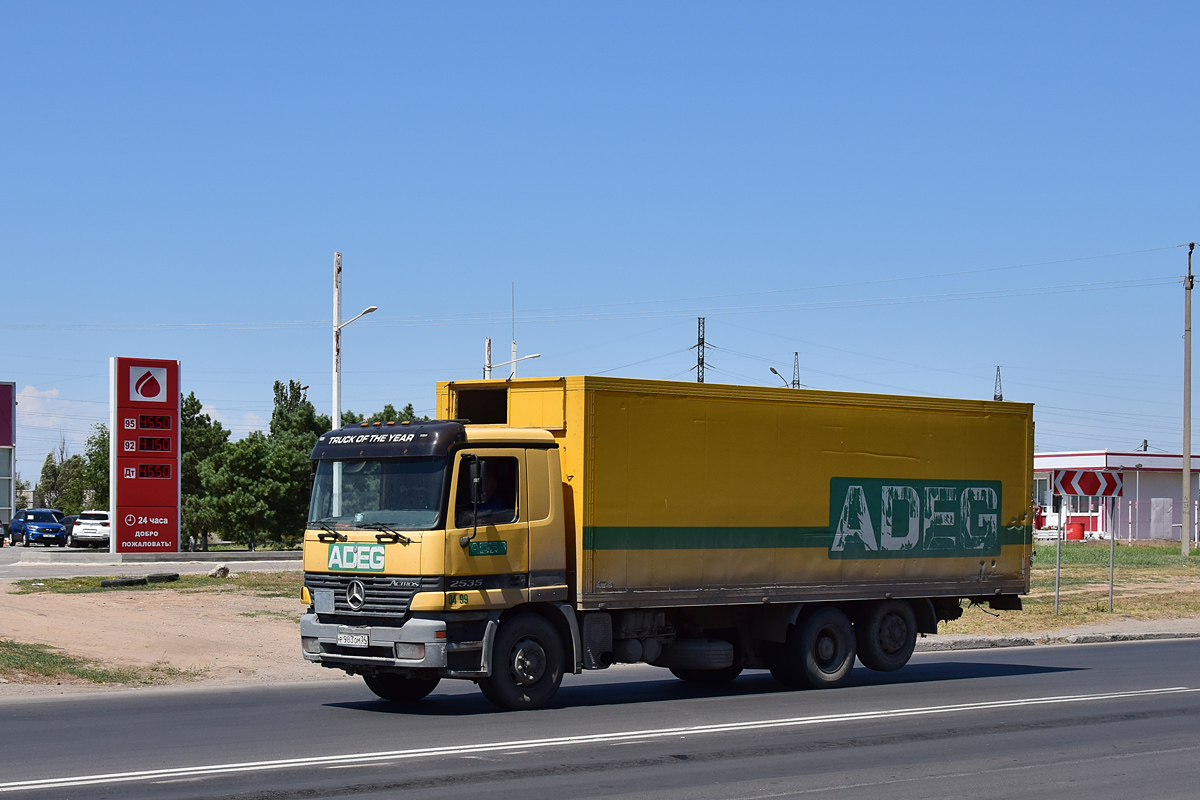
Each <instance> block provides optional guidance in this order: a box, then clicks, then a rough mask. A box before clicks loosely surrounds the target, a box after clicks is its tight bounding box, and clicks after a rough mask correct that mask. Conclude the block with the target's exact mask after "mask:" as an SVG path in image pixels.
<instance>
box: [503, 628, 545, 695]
mask: <svg viewBox="0 0 1200 800" xmlns="http://www.w3.org/2000/svg"><path fill="white" fill-rule="evenodd" d="M509 669H510V670H511V672H512V676H513V680H514V681H516V683H517V685H518V686H532V685H533V684H535V683H537V682H538V681H540V680H541V679H542V676H543V675H545V674H546V651H545V649H543V647H542V645H541V643H540V642H539V641H537V640H536V639H532V638H529V637H526V638H524V639H521V640H520V641H519V642H517V643H516V644H515V645H513V649H512V657H511V658H510V659H509Z"/></svg>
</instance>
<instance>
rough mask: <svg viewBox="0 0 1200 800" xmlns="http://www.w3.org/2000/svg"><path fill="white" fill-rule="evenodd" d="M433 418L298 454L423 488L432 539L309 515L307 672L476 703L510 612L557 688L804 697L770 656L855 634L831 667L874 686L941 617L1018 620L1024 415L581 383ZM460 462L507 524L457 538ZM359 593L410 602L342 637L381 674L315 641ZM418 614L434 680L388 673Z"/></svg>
mask: <svg viewBox="0 0 1200 800" xmlns="http://www.w3.org/2000/svg"><path fill="white" fill-rule="evenodd" d="M437 403H438V406H437V416H438V418H439V419H440V420H443V422H438V423H427V424H424V425H422V424H421V423H414V424H412V425H409V426H399V427H395V426H393V427H386V429H384V428H380V427H379V426H376V427H375V428H371V427H368V428H361V427H360V428H346V429H343V430H342V431H334V432H331V433H330V434H327V435H326V436H325V437H322V441H321V442H318V445H317V447H316V449H315V450H314V460H315V463H317V464H320V463H321V462H322V461H326V462H336V463H341V464H343V465H344V466H343V467H342V468H343V469H346V470H354V469H359V470H360V471H361V470H362V469H363V468H362V467H360V466H358V465H359V464H362V463H365V462H364V461H363V460H364V459H366V460H370V459H381V460H384V461H386V460H388V459H392V460H400V461H401V462H402V460H403V459H406V458H407V459H410V460H414V459H429V461H428V463H429V464H431V465H432V466H430V467H429V468H428V469H429V470H435V469H443V470H444V471H443V472H442V473H440V481H441V484H440V485H441V492H440V494H439V496H438V498H437V500H436V503H438V504H440V508H439V509H438V512H437V514H436V515H435V516H437V518H438V521H437V523H436V524H435V525H433V526H432V527H430V528H427V529H420V530H418V529H417V528H418V527H419V526H414V527H411V528H405V527H403V526H401V525H400V524H399V523H396V522H393V523H389V524H390V525H391V526H392V528H394V529H395V530H390V531H389V530H382V529H374V528H365V529H364V528H360V527H357V526H356V525H354V524H349V523H347V524H346V525H344V526H342V527H339V525H341V524H342V523H340V522H337V523H330V522H328V519H331V518H332V517H329V516H328V515H327V517H326V520H327V521H326V522H324V523H322V524H323V525H324V526H325V528H326V530H322V529H320V528H318V527H316V526H314V525H312V524H311V523H310V530H309V531H308V533H307V534H306V544H305V572H306V593H307V596H308V597H309V598H310V599H312V598H313V596H314V595H313V593H314V592H325V593H326V594H323V595H322V601H321V602H316V601H315V600H314V609H313V610H312V612H311V613H310V615H306V618H305V619H306V620H307V622H306V627H307V628H308V631H309V633H314V632H315V633H316V634H317V635H315V636H307V639H308V641H307V642H306V648H305V649H306V657H309V658H310V659H311V660H314V661H318V662H320V663H323V664H325V665H327V666H334V667H340V668H343V669H347V670H348V671H352V672H361V673H363V674H364V675H365V676H367V677H368V684H371V683H372V682H374V683H375V686H373V687H372V688H377V689H378V687H379V686H381V685H382V684H383V683H385V682H388V681H390V682H391V683H397V682H399V681H401V679H404V678H407V679H410V680H411V679H419V678H424V679H426V681H427V682H428V680H434V679H435V678H436V677H466V678H470V679H472V680H477V681H479V682H480V684H481V686H482V687H483V688H484V690H485V692H486V693H488V694H489V697H491V698H492V699H493V700H497V699H498V697H497V695H498V694H502V692H500V689H498V688H497V687H496V686H495V685H492V684H495V683H496V682H497V681H499V682H503V680H501V679H502V678H503V677H504V676H500V677H499V678H498V677H497V676H496V675H495V673H496V670H497V669H501V670H502V668H503V665H504V664H505V663H506V662H505V658H507V656H501V655H499V654H497V651H496V646H495V645H496V641H497V636H499V635H500V634H501V633H502V632H503V631H502V629H503V628H504V627H505V625H506V620H508V619H512V618H515V617H516V616H520V617H521V618H522V619H523V620H524V622H523V623H522V624H524V625H525V626H526V627H528V624H530V623H529V620H528V619H525V617H527V616H529V615H534V616H541V617H543V618H544V619H545V620H546V621H547V623H548V624H550V625H552V626H554V628H555V631H556V635H557V637H558V638H559V639H561V640H562V642H563V643H562V647H563V651H564V656H563V663H564V664H565V669H566V670H567V671H570V670H571V668H572V667H574V669H575V671H578V670H579V669H583V668H603V667H605V666H607V665H608V664H610V663H613V662H614V661H629V660H633V661H638V660H641V661H646V662H648V663H654V664H657V665H661V666H667V667H670V668H671V669H672V670H673V671H674V672H676V674H678V675H681V677H685V678H686V679H697V680H705V679H708V680H713V679H717V676H728V675H731V674H732V675H736V672H738V671H740V670H741V669H742V668H747V667H748V668H753V667H764V666H765V667H768V668H770V669H772V671H773V672H774V673H776V675H777V677H780V678H781V680H784V681H785V682H787V680H788V677H789V675H790V676H791V677H792V678H795V682H797V683H805V682H807V683H810V684H812V683H816V684H817V685H822V678H821V676H820V675H817V676H815V677H814V676H813V675H806V674H799V673H797V672H796V671H795V669H791V668H790V667H789V659H790V660H796V659H800V658H801V656H803V650H804V648H805V647H809V648H810V649H811V648H813V647H817V646H818V642H819V641H821V642H825V645H828V642H827V641H825V640H822V639H820V637H821V636H823V635H827V638H828V637H832V639H833V640H834V643H835V644H837V643H838V642H841V643H842V644H845V642H844V641H843V640H844V639H845V637H846V635H847V634H846V631H847V630H849V628H848V627H847V626H849V625H853V626H854V630H855V633H854V637H855V642H852V643H851V644H850V645H848V646H849V648H850V650H851V653H850V657H849V660H850V661H851V662H853V660H854V653H853V651H854V650H855V645H857V651H858V655H859V658H860V660H862V661H863V663H864V664H868V665H870V666H874V667H875V668H893V667H892V666H890V665H891V664H893V663H894V662H901V663H902V662H903V661H906V660H907V657H908V654H909V653H911V646H910V645H911V642H912V640H913V639H914V638H915V635H916V633H917V632H933V631H936V626H937V622H938V620H939V619H950V618H954V617H955V616H957V614H958V613H961V612H960V611H959V610H958V609H959V603H960V600H961V599H964V598H965V599H971V600H974V601H982V600H984V599H986V600H988V601H989V602H990V603H991V604H992V605H993V607H996V608H1019V605H1020V601H1019V595H1021V594H1023V593H1025V592H1027V591H1028V589H1029V579H1030V557H1031V554H1032V521H1033V520H1032V516H1031V505H1032V494H1033V487H1032V459H1033V438H1032V436H1033V420H1032V406H1030V405H1026V404H1018V403H1003V402H987V401H970V400H948V399H936V398H919V397H898V396H886V395H870V394H855V393H843V392H818V391H808V390H793V389H773V388H757V387H745V386H727V385H713V384H691V383H676V382H665V381H642V380H628V379H610V378H597V377H567V378H559V379H519V380H513V381H462V382H445V383H439V384H438V390H437ZM453 420H458V422H452V421H453ZM401 428H403V429H404V431H407V433H405V432H403V431H402V430H401ZM405 436H409V437H413V438H412V440H411V441H405ZM397 437H398V438H397ZM422 437H424V438H422ZM431 440H440V444H439V445H437V446H436V447H432V449H431V447H430V446H424V447H423V446H422V444H421V442H426V444H428V442H430V441H431ZM451 440H452V441H451ZM506 459H507V460H506ZM479 462H484V463H485V466H486V464H491V465H493V466H492V470H493V473H494V474H493V477H492V482H494V481H495V477H496V475H495V473H497V472H500V471H502V472H503V476H502V477H505V478H506V479H513V480H516V483H515V484H514V486H515V487H516V488H514V490H513V491H514V492H515V493H516V494H515V495H514V501H513V502H514V504H515V506H516V507H517V508H516V509H514V510H513V511H512V515H513V517H514V518H513V519H512V520H504V521H502V522H501V523H499V524H478V519H479V517H478V515H479V510H478V508H479V507H478V506H476V507H475V510H474V512H473V513H474V515H475V516H470V515H467V516H465V517H464V515H463V512H462V509H463V508H464V502H465V499H466V492H467V491H468V489H467V487H468V485H469V483H470V480H471V479H472V477H471V476H472V475H473V476H474V477H475V478H479V477H480V474H486V469H485V468H481V467H471V466H470V465H471V464H472V463H479ZM371 463H374V462H371ZM422 463H426V462H422ZM509 464H511V467H510V466H506V465H509ZM439 465H440V466H439ZM500 467H504V469H503V470H500ZM405 468H406V469H407V468H408V467H405ZM396 469H400V467H396ZM470 469H476V470H477V472H476V473H471V474H470V475H468V471H469V470H470ZM479 470H482V473H480V472H479ZM326 473H328V474H329V475H332V472H331V470H330V469H325V473H321V472H318V490H319V489H320V486H323V485H325V484H324V483H322V482H321V475H322V474H326ZM436 479H437V476H434V477H433V478H430V484H429V485H430V486H432V485H433V483H435V482H436ZM373 485H374V484H372V486H373ZM372 491H373V490H372ZM319 494H320V492H319V491H317V492H316V493H315V496H314V508H316V507H317V505H318V503H317V501H318V497H317V496H316V495H319ZM429 494H430V499H429V500H427V501H426V504H427V505H429V506H430V507H432V506H433V505H434V503H435V501H434V500H433V499H432V494H433V492H432V490H430V492H429ZM482 494H486V493H482ZM481 496H482V495H481ZM376 505H378V504H376ZM322 507H323V508H326V509H328V508H330V506H328V504H327V505H325V506H322ZM456 509H457V510H458V511H457V513H456ZM431 514H433V512H432V511H430V512H428V513H427V514H426V516H427V517H428V518H429V519H432V516H430V515H431ZM339 516H344V515H339ZM359 516H360V518H361V519H368V518H370V516H371V515H370V513H367V514H366V515H365V516H364V515H363V514H360V515H359ZM320 519H322V517H320V516H315V517H314V520H320ZM464 520H468V521H470V522H471V523H472V524H470V525H469V526H468V525H467V524H465V523H464ZM426 521H428V520H426ZM362 524H366V525H372V524H375V523H371V522H369V519H368V521H367V522H366V523H362ZM460 525H461V527H460ZM376 527H378V524H376ZM397 536H399V537H402V538H403V539H405V540H407V541H401V540H400V539H398V538H396V537H397ZM339 537H340V539H341V540H340V541H339ZM364 543H367V544H365V546H367V547H369V548H371V553H372V555H371V556H370V557H368V563H370V562H369V558H374V559H375V561H374V566H373V567H371V568H370V570H364V569H363V565H362V561H361V558H362V557H363V556H360V555H358V553H359V552H360V551H361V552H364V553H365V552H366V551H365V550H363V549H362V548H363V546H364ZM337 553H340V555H336V556H335V555H334V554H337ZM347 560H351V564H350V567H349V568H348V569H347V568H346V562H347ZM333 561H336V563H335V564H334V563H332V562H333ZM358 573H363V574H365V575H368V576H374V575H378V576H382V577H381V578H375V577H372V578H371V580H372V581H374V583H372V584H371V586H372V587H374V586H375V583H378V582H379V581H381V580H384V579H387V580H392V581H399V582H400V583H402V584H405V586H406V587H407V590H411V592H412V594H411V597H410V598H409V600H408V602H407V604H405V605H404V607H403V609H402V610H401V609H399V607H398V606H394V607H392V609H391V611H390V612H388V613H381V614H380V615H378V616H376V617H374V618H372V624H371V625H367V626H358V627H361V628H367V630H366V632H365V634H361V633H360V634H357V635H360V636H365V637H366V641H368V642H374V641H378V642H380V643H381V644H380V645H379V646H378V647H376V646H375V645H373V644H371V645H369V646H368V648H367V649H371V648H376V649H375V652H377V653H380V655H379V656H377V657H378V658H380V659H382V660H380V661H371V660H364V659H370V658H372V657H375V656H365V655H363V656H356V655H355V651H354V650H353V649H351V648H350V647H339V646H337V645H328V644H326V643H325V641H324V640H326V639H329V638H330V637H332V636H333V634H334V633H335V632H336V631H335V630H334V627H333V626H334V625H335V624H336V627H337V629H338V630H342V629H344V628H350V627H355V626H348V625H346V624H344V623H346V622H348V621H353V620H351V619H348V618H347V617H346V615H345V614H341V615H339V614H338V613H336V612H337V611H338V602H339V601H338V592H339V591H340V592H343V593H345V592H347V591H349V588H350V587H349V583H348V582H347V577H348V576H352V575H355V574H358ZM331 575H332V576H334V577H333V578H332V579H331V578H330V576H331ZM360 585H362V586H364V588H366V586H365V585H364V584H361V582H360ZM401 588H404V587H401ZM382 590H383V589H382V586H381V587H380V589H378V590H376V591H382ZM367 591H368V593H370V591H371V590H370V589H367ZM322 609H325V610H324V612H322ZM341 610H342V611H343V612H344V611H346V610H347V608H346V607H345V606H343V607H342V608H341ZM419 612H425V613H426V614H427V615H433V616H427V619H428V620H433V621H434V622H438V623H447V624H448V625H449V627H443V629H442V630H444V631H445V632H444V633H443V636H445V637H447V638H446V639H443V640H442V641H443V642H444V643H445V644H446V645H448V647H449V649H448V651H447V652H448V653H449V654H450V655H448V656H446V657H445V658H444V659H442V660H440V661H439V660H438V659H437V658H435V660H434V662H432V663H437V664H441V666H438V667H432V666H429V662H428V661H426V662H422V664H421V665H420V666H416V667H409V666H407V665H405V664H404V663H403V660H402V659H394V658H388V657H386V651H387V645H388V644H393V643H399V642H402V641H404V639H405V635H404V630H405V629H406V628H408V629H409V633H412V634H413V635H416V633H415V632H416V631H417V630H418V629H419V628H420V627H421V625H424V624H425V623H423V622H421V620H420V614H419ZM910 612H911V613H910ZM389 614H390V616H391V617H393V618H392V619H391V622H390V623H389V624H376V623H384V622H387V621H388V617H389ZM455 615H459V616H460V617H462V616H464V615H465V616H472V615H473V616H474V617H477V618H478V624H469V625H466V626H465V627H464V628H463V629H464V630H465V631H467V633H465V634H464V635H467V636H470V637H474V638H471V639H468V640H467V644H468V648H475V649H455V645H456V644H459V645H461V644H463V642H454V641H451V640H452V639H453V638H454V636H455V633H454V629H455V628H456V627H462V626H457V625H456V623H455V622H454V620H455ZM839 615H840V616H839ZM322 617H325V618H327V619H328V620H329V621H328V622H325V623H322V622H321V618H322ZM435 617H436V618H437V619H434V618H435ZM843 618H844V621H843ZM814 620H815V621H814ZM830 620H832V621H830ZM418 623H420V624H418ZM822 625H824V626H825V627H822ZM314 626H322V627H320V628H319V629H318V627H314ZM410 626H415V627H410ZM814 626H815V627H814ZM889 626H890V627H889ZM518 627H519V626H518ZM809 628H814V630H815V631H816V632H815V633H813V632H811V631H809V630H808V629H809ZM376 629H378V630H376ZM910 629H911V630H910ZM822 631H824V633H822ZM864 631H865V632H866V633H864ZM881 631H882V632H881ZM889 631H890V633H889ZM897 631H899V633H898V632H897ZM810 633H811V635H809V634H810ZM346 635H347V636H349V635H350V634H346ZM421 635H424V634H421ZM889 635H890V636H891V639H888V638H887V637H888V636H889ZM805 636H808V638H809V639H811V640H812V641H810V642H808V644H805V642H804V641H802V640H803V639H804V637H805ZM839 636H840V637H841V638H840V639H839ZM864 636H866V638H865V639H864V638H863V637H864ZM898 636H899V637H900V639H902V640H903V641H899V643H897V641H896V639H897V637H898ZM814 637H815V638H814ZM871 637H874V638H871ZM510 638H511V637H510ZM543 638H545V637H543ZM344 641H349V640H348V639H344ZM505 641H507V640H505ZM881 642H882V644H881ZM414 643H415V642H414ZM501 643H502V644H503V643H504V642H501ZM426 644H429V642H426ZM434 644H435V646H436V642H434ZM825 645H822V646H825ZM893 645H894V646H893ZM555 646H557V645H555ZM889 647H891V650H889V649H888V648H889ZM314 648H315V649H316V650H317V651H318V652H308V651H310V650H313V649H314ZM881 648H882V649H881ZM827 649H828V648H827ZM485 650H486V652H485ZM395 652H400V650H395ZM468 653H469V654H470V655H467V656H464V654H468ZM889 653H890V655H889ZM454 654H458V655H454ZM510 655H511V654H510ZM845 655H846V654H845V653H844V652H842V653H841V658H842V661H843V662H844V660H845V658H844V656H845ZM889 658H890V659H891V660H889ZM488 659H491V662H495V663H491V662H489V661H488ZM809 660H810V661H811V659H809ZM834 660H835V661H836V660H837V659H836V658H835V659H834ZM714 665H720V666H714ZM510 666H511V665H510ZM793 666H794V665H793ZM835 666H838V667H839V669H840V670H841V671H840V672H838V670H834V672H837V673H838V674H839V675H842V677H844V673H845V672H846V671H847V670H848V667H845V664H844V663H840V662H839V663H838V664H836V665H835ZM843 667H845V669H841V668H843ZM789 669H791V671H790V672H789ZM434 670H436V674H435V672H434ZM511 671H512V670H511V669H510V672H511ZM517 672H519V670H518V671H517ZM386 676H393V677H386ZM395 676H398V677H395ZM840 679H841V678H838V679H837V680H831V681H830V682H829V683H830V684H831V685H832V684H836V683H837V682H838V680H840ZM517 682H518V683H519V682H520V681H519V680H518V681H517ZM389 685H390V684H389ZM401 685H402V686H404V687H408V686H410V684H401ZM555 685H557V684H555ZM501 688H503V687H501ZM380 693H381V694H382V695H384V696H386V693H385V692H380ZM410 693H411V692H410ZM509 694H510V695H512V694H513V693H512V692H509ZM518 694H519V693H518ZM397 697H399V695H397ZM498 702H499V704H500V705H502V706H505V707H528V703H526V704H524V705H522V704H521V703H519V702H511V698H509V699H508V700H506V699H504V698H499V700H498Z"/></svg>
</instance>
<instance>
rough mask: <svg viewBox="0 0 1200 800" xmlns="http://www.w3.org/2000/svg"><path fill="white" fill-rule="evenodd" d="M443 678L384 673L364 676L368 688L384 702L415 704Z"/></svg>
mask: <svg viewBox="0 0 1200 800" xmlns="http://www.w3.org/2000/svg"><path fill="white" fill-rule="evenodd" d="M440 680H441V678H407V677H405V676H403V675H396V674H394V673H390V672H384V673H381V674H379V675H363V681H365V682H366V684H367V688H368V689H370V690H371V691H372V692H374V693H375V694H376V695H377V696H378V697H380V698H382V699H384V700H390V701H392V702H393V703H415V702H416V701H418V700H420V699H421V698H422V697H425V696H426V695H428V694H429V693H430V692H432V691H433V690H434V689H435V688H437V685H438V682H439V681H440Z"/></svg>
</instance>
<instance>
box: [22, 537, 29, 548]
mask: <svg viewBox="0 0 1200 800" xmlns="http://www.w3.org/2000/svg"><path fill="white" fill-rule="evenodd" d="M21 547H29V539H28V538H27V537H26V536H24V535H22V536H21Z"/></svg>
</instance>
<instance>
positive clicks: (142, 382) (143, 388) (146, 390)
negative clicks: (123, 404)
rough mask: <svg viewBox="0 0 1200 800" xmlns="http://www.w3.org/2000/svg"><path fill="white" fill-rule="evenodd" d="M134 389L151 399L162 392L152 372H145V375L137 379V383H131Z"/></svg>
mask: <svg viewBox="0 0 1200 800" xmlns="http://www.w3.org/2000/svg"><path fill="white" fill-rule="evenodd" d="M133 388H134V391H136V392H137V393H138V394H140V395H141V396H142V397H145V398H146V399H147V400H152V399H154V398H155V397H158V395H159V394H160V393H161V392H162V387H161V386H159V385H158V379H157V378H155V377H154V375H153V374H151V373H150V372H147V373H146V374H145V375H143V376H142V377H140V378H138V379H137V383H135V384H134V385H133Z"/></svg>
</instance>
